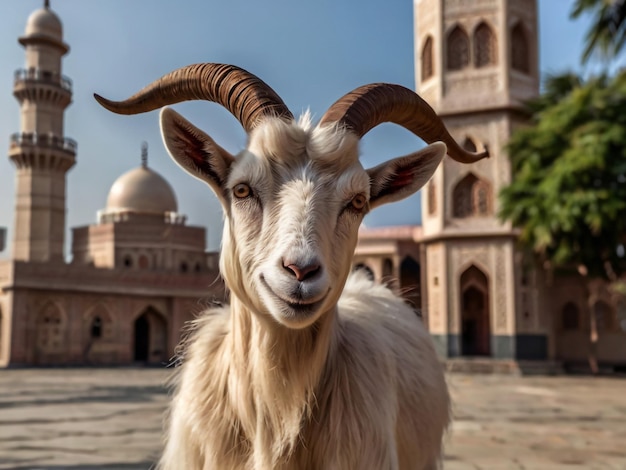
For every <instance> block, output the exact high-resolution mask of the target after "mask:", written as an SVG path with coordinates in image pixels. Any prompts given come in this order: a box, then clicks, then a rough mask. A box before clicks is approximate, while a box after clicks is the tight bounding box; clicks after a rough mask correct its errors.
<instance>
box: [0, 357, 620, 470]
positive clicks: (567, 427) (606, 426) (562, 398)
mask: <svg viewBox="0 0 626 470" xmlns="http://www.w3.org/2000/svg"><path fill="white" fill-rule="evenodd" d="M168 374H169V372H168V371H163V370H159V369H130V368H129V369H23V370H0V469H20V470H25V469H31V470H35V469H41V470H43V469H45V470H60V469H71V470H78V469H85V470H96V469H102V470H113V469H116V470H122V469H129V470H130V469H132V470H139V469H148V468H150V465H151V463H152V462H153V461H154V459H155V456H156V455H157V454H158V451H159V448H160V436H161V422H162V412H163V409H164V407H165V404H166V403H167V400H168V397H167V392H166V390H165V388H164V387H163V383H164V382H165V380H166V378H167V376H168ZM448 378H449V382H450V387H451V390H452V394H453V397H454V401H455V405H454V414H455V422H454V425H453V428H452V432H451V433H450V435H449V437H448V439H447V444H446V458H445V464H444V468H445V469H446V470H466V469H483V470H492V469H494V470H498V469H528V470H579V469H590V470H591V469H614V470H626V379H623V378H622V379H619V378H597V379H594V378H589V377H567V376H565V377H515V376H497V375H460V374H452V375H449V377H448Z"/></svg>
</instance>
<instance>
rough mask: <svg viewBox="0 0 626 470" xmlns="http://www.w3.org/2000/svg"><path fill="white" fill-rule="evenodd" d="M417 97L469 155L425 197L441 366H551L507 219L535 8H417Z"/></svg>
mask: <svg viewBox="0 0 626 470" xmlns="http://www.w3.org/2000/svg"><path fill="white" fill-rule="evenodd" d="M414 7H415V30H416V34H415V59H416V64H415V71H416V85H417V91H418V92H419V93H420V94H421V95H422V96H423V97H424V98H425V99H426V100H427V101H428V102H429V103H430V104H431V105H432V106H433V107H434V108H435V110H436V111H437V112H438V113H439V115H440V116H442V118H443V119H444V122H445V123H446V126H447V127H448V129H449V130H450V132H451V134H452V135H453V137H454V138H455V139H456V140H457V141H458V142H460V143H462V144H463V146H464V147H465V148H467V149H468V150H479V151H480V150H482V149H483V148H484V147H487V148H488V149H489V151H490V155H491V157H490V158H489V159H486V160H481V161H480V162H478V163H476V164H472V165H463V164H460V163H457V162H455V161H453V160H451V159H449V158H447V159H445V160H444V163H443V165H441V166H440V168H439V169H438V170H437V172H436V173H435V175H434V177H433V179H432V180H431V181H430V182H429V183H428V185H427V186H426V188H425V189H426V190H425V191H424V193H425V194H424V195H423V197H422V221H423V234H424V237H425V240H426V242H425V261H426V265H427V268H426V269H427V272H428V275H427V277H428V279H426V280H425V283H424V287H425V291H424V292H423V294H422V295H423V298H424V296H425V297H426V298H427V305H428V312H427V313H428V320H429V328H430V330H431V333H432V334H433V335H434V337H435V339H436V341H437V343H438V346H439V350H440V353H441V355H443V356H446V357H454V356H487V357H491V358H498V359H540V358H543V357H545V354H546V349H547V337H546V331H545V326H544V325H543V324H542V320H541V319H540V317H539V314H540V312H538V311H537V308H536V305H538V302H537V301H536V298H535V297H534V296H536V295H537V294H536V291H533V288H532V285H531V284H532V282H533V281H532V279H531V278H532V276H531V275H529V271H528V268H527V267H525V265H524V260H523V256H522V254H521V253H519V252H518V251H517V249H516V232H515V231H514V230H513V229H512V227H511V226H510V225H509V224H502V223H500V221H499V220H498V217H497V213H498V193H499V191H500V189H501V188H502V187H503V186H505V185H507V184H508V183H509V182H510V181H511V168H510V163H509V158H508V156H507V155H506V153H505V149H506V143H507V141H508V140H509V138H510V136H511V134H512V132H513V131H514V130H515V129H516V128H518V127H520V126H522V125H524V123H525V121H526V119H527V116H526V115H525V113H524V110H523V106H522V102H523V101H524V100H526V99H528V98H531V97H534V96H536V95H537V93H538V88H539V71H538V26H537V2H536V0H491V1H488V2H485V1H483V0H463V1H457V0H414Z"/></svg>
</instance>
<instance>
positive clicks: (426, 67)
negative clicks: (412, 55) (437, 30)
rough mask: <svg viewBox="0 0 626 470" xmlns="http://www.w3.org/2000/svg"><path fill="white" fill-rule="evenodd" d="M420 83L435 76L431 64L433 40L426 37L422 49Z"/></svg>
mask: <svg viewBox="0 0 626 470" xmlns="http://www.w3.org/2000/svg"><path fill="white" fill-rule="evenodd" d="M421 66H422V67H421V68H422V70H421V71H422V81H425V80H428V79H429V78H430V77H432V76H433V75H434V74H435V70H434V64H433V38H432V37H431V36H430V35H428V36H426V40H425V41H424V46H423V47H422V57H421Z"/></svg>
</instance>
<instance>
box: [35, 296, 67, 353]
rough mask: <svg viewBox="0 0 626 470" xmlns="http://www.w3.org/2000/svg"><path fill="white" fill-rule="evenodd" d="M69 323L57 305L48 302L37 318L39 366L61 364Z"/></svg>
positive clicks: (36, 346)
mask: <svg viewBox="0 0 626 470" xmlns="http://www.w3.org/2000/svg"><path fill="white" fill-rule="evenodd" d="M66 328H67V321H66V318H65V315H64V314H63V312H62V311H61V309H60V308H59V306H58V305H57V304H55V303H54V302H52V301H48V302H47V303H45V304H44V306H43V307H42V308H41V309H40V310H39V312H38V313H37V315H36V317H35V354H36V362H37V363H38V364H51V363H60V362H62V361H63V360H64V358H63V353H64V352H65V348H66V343H67V342H66V338H65V333H66Z"/></svg>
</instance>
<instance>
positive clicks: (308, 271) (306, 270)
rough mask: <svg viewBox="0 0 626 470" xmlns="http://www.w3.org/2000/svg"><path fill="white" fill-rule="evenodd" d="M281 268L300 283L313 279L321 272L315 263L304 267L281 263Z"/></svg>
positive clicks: (318, 265)
mask: <svg viewBox="0 0 626 470" xmlns="http://www.w3.org/2000/svg"><path fill="white" fill-rule="evenodd" d="M283 268H285V270H287V271H288V272H290V273H291V274H293V275H294V276H295V277H296V279H297V280H298V281H300V282H302V281H305V280H307V279H311V278H312V277H315V276H316V275H317V273H319V272H320V270H321V266H320V264H319V263H318V262H315V261H314V262H312V263H309V264H306V265H304V266H299V265H297V264H295V263H285V262H283Z"/></svg>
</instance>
